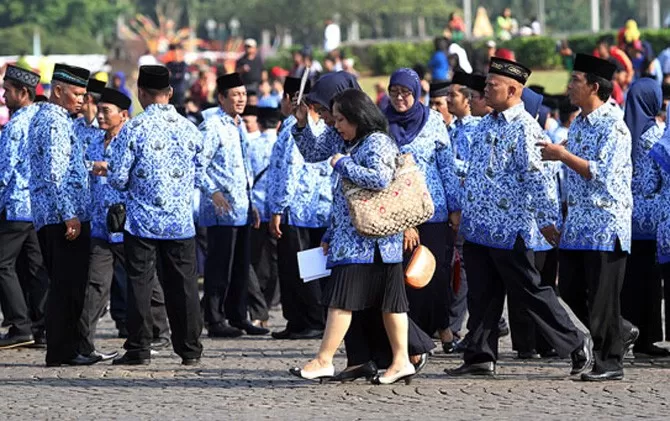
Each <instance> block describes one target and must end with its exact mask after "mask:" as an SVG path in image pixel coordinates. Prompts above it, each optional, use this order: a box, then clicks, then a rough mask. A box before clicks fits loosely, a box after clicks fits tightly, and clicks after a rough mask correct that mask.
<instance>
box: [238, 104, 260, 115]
mask: <svg viewBox="0 0 670 421" xmlns="http://www.w3.org/2000/svg"><path fill="white" fill-rule="evenodd" d="M247 115H258V107H256V106H255V105H247V106H246V107H244V111H243V112H242V116H247Z"/></svg>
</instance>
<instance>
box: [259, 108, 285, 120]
mask: <svg viewBox="0 0 670 421" xmlns="http://www.w3.org/2000/svg"><path fill="white" fill-rule="evenodd" d="M281 118H282V115H281V109H279V108H273V107H260V108H259V109H258V120H260V121H273V120H281Z"/></svg>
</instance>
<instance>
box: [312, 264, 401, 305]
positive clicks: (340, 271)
mask: <svg viewBox="0 0 670 421" xmlns="http://www.w3.org/2000/svg"><path fill="white" fill-rule="evenodd" d="M323 295H324V303H325V304H326V305H327V306H328V307H329V308H338V309H341V310H349V311H361V310H366V309H369V308H375V309H379V310H381V311H382V312H384V313H407V312H408V311H409V302H408V301H407V294H406V292H405V272H404V270H403V267H402V264H401V263H392V264H386V263H384V262H383V261H382V259H381V256H379V252H378V251H377V253H375V262H374V263H372V264H351V265H342V266H335V267H334V268H333V271H332V274H331V276H330V280H329V281H328V283H327V284H326V287H325V289H324V294H323Z"/></svg>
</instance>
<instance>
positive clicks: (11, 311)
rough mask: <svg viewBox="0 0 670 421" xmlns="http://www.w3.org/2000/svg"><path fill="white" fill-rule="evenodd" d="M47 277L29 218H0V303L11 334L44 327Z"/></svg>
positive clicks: (21, 333)
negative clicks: (26, 219)
mask: <svg viewBox="0 0 670 421" xmlns="http://www.w3.org/2000/svg"><path fill="white" fill-rule="evenodd" d="M48 288H49V277H48V275H47V271H46V269H45V267H44V261H43V260H42V252H41V250H40V245H39V241H38V239H37V233H36V232H35V228H34V227H33V224H32V223H31V222H21V221H7V220H5V219H4V212H3V215H2V217H1V219H0V304H1V305H2V312H3V315H4V322H5V324H6V325H8V326H9V334H11V335H30V334H31V333H32V332H39V331H41V330H44V306H45V303H46V296H47V290H48Z"/></svg>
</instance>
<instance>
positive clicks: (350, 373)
mask: <svg viewBox="0 0 670 421" xmlns="http://www.w3.org/2000/svg"><path fill="white" fill-rule="evenodd" d="M378 372H379V370H378V369H377V364H375V362H374V361H368V362H367V363H365V364H363V365H361V366H359V367H356V368H352V369H351V370H348V369H344V370H342V371H340V372H339V373H338V374H337V375H336V376H333V377H332V378H331V379H330V380H331V381H334V382H342V383H344V382H353V381H354V380H356V379H360V378H363V377H365V379H366V380H367V381H370V380H372V379H373V378H374V377H375V376H376V375H377V373H378Z"/></svg>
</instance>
